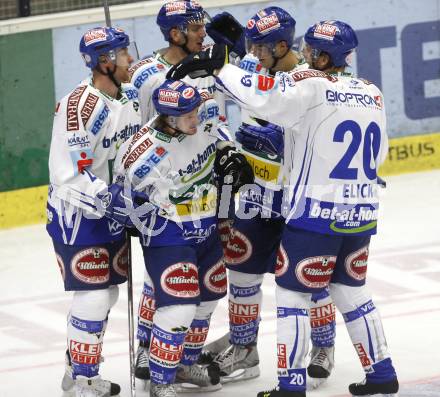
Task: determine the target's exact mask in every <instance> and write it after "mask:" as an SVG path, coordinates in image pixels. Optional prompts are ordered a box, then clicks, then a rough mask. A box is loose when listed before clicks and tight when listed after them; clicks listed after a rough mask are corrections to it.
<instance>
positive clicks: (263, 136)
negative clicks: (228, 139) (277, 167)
mask: <svg viewBox="0 0 440 397" xmlns="http://www.w3.org/2000/svg"><path fill="white" fill-rule="evenodd" d="M235 137H236V139H237V141H238V142H240V143H241V144H242V146H243V147H244V148H245V149H248V150H251V151H257V152H263V153H267V154H272V155H277V156H283V154H284V153H283V152H284V130H283V128H282V127H280V126H278V125H275V124H272V123H267V124H266V125H265V126H254V125H249V124H245V123H243V124H242V125H241V126H240V128H239V129H238V131H237V132H236V133H235Z"/></svg>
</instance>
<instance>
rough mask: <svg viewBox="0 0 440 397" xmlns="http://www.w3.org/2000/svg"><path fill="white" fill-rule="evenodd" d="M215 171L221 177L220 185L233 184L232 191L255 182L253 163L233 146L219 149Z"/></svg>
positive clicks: (235, 191)
mask: <svg viewBox="0 0 440 397" xmlns="http://www.w3.org/2000/svg"><path fill="white" fill-rule="evenodd" d="M214 172H215V173H216V175H217V177H218V178H219V181H220V185H231V186H232V193H237V192H238V190H239V189H240V187H242V186H243V185H246V184H250V183H254V172H253V170H252V167H251V165H250V164H249V163H248V161H247V160H246V157H245V156H244V155H243V154H241V153H239V152H237V150H236V149H235V147H233V146H225V147H224V148H222V149H217V153H216V156H215V161H214Z"/></svg>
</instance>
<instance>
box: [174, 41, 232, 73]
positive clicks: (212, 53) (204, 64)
mask: <svg viewBox="0 0 440 397" xmlns="http://www.w3.org/2000/svg"><path fill="white" fill-rule="evenodd" d="M228 61H229V51H228V47H227V46H226V45H224V44H214V45H212V46H211V47H209V48H207V49H206V50H203V51H199V52H196V53H194V54H190V55H188V56H187V57H185V58H184V59H183V60H182V61H181V62H179V63H177V64H176V65H174V66H173V67H172V68H171V69H170V70H169V71H168V73H167V79H172V80H180V79H183V78H184V77H185V76H186V75H188V76H189V77H191V78H193V79H195V78H197V77H206V76H212V75H213V74H214V70H216V69H221V68H222V66H223V65H225V64H227V63H228Z"/></svg>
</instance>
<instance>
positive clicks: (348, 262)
mask: <svg viewBox="0 0 440 397" xmlns="http://www.w3.org/2000/svg"><path fill="white" fill-rule="evenodd" d="M368 254H369V249H368V245H367V246H365V247H362V248H361V249H359V250H357V251H355V252H353V253H351V254H350V255H348V256H347V258H346V259H345V271H346V272H347V274H348V275H349V276H350V277H351V278H353V279H355V280H357V281H362V280H365V278H366V277H367V265H368Z"/></svg>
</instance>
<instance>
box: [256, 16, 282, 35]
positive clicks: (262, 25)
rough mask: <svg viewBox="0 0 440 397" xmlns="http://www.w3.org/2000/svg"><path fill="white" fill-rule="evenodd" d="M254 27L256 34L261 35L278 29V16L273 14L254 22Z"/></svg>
mask: <svg viewBox="0 0 440 397" xmlns="http://www.w3.org/2000/svg"><path fill="white" fill-rule="evenodd" d="M256 25H257V30H258V32H260V33H261V34H267V33H269V32H271V31H272V30H274V29H278V28H279V27H280V26H281V25H280V21H279V19H278V16H277V14H275V13H273V14H270V15H267V16H265V17H263V18H261V19H260V20H258V21H257V22H256Z"/></svg>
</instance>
